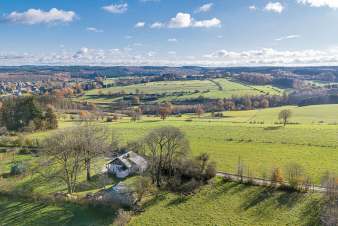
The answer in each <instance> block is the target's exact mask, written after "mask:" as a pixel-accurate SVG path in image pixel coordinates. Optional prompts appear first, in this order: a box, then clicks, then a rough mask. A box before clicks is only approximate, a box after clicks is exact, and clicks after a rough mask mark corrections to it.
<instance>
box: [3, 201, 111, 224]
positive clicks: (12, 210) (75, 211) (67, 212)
mask: <svg viewBox="0 0 338 226" xmlns="http://www.w3.org/2000/svg"><path fill="white" fill-rule="evenodd" d="M0 216H1V218H0V225H10V226H16V225H20V226H21V225H34V226H40V225H41V226H42V225H43V226H44V225H49V226H52V225H57V226H61V225H66V226H68V225H69V226H70V225H80V226H81V225H83V226H89V225H90V226H91V225H102V226H106V225H107V226H108V225H111V224H112V222H113V220H114V218H115V216H116V211H114V210H113V209H110V208H103V207H95V208H93V207H83V206H80V205H76V204H69V203H68V204H63V205H51V204H50V205H48V204H46V203H41V202H36V203H32V202H28V201H21V200H20V201H18V200H13V199H12V198H11V199H9V198H7V197H6V198H3V197H0Z"/></svg>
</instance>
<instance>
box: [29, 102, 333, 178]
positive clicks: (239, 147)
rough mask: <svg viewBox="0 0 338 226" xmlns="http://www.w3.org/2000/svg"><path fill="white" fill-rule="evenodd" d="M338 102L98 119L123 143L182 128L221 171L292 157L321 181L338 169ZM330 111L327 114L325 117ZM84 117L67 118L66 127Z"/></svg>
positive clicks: (263, 168)
mask: <svg viewBox="0 0 338 226" xmlns="http://www.w3.org/2000/svg"><path fill="white" fill-rule="evenodd" d="M282 109H291V110H292V113H293V116H292V118H291V119H290V122H291V123H292V124H289V125H287V126H285V127H284V126H282V125H280V124H276V123H278V119H277V116H278V113H279V111H280V110H282ZM337 112H338V105H321V106H308V107H295V106H288V107H281V108H270V109H264V110H253V111H239V112H225V113H224V117H223V118H221V119H215V118H211V116H210V115H209V114H205V115H203V116H202V117H200V118H199V117H197V116H196V115H184V116H182V117H176V116H171V117H169V118H168V119H166V120H164V121H163V120H160V119H159V118H158V117H146V116H144V117H143V118H142V120H140V121H138V122H131V121H130V119H129V118H123V119H121V120H119V121H117V122H112V123H106V122H96V123H98V124H100V125H102V126H108V127H110V128H112V129H113V130H114V131H115V132H116V134H117V135H118V136H119V138H120V139H121V144H122V145H123V144H126V143H127V142H130V141H134V140H137V139H140V138H142V137H143V136H145V135H146V134H147V133H148V132H149V131H150V130H152V129H154V128H158V127H162V126H175V127H178V128H180V129H181V130H182V131H183V132H184V133H185V134H186V136H187V138H188V140H189V141H190V145H191V151H192V154H193V155H198V154H200V153H203V152H206V153H209V154H210V156H211V158H212V159H213V160H214V161H216V163H217V167H218V169H219V170H221V171H227V172H235V169H236V164H237V162H238V158H239V157H240V158H241V159H242V160H243V162H244V164H245V165H246V167H247V170H250V172H251V173H253V174H254V175H255V176H261V175H262V174H263V173H264V172H269V171H270V170H271V169H272V168H274V167H281V168H283V167H285V166H286V165H287V164H288V163H290V162H297V163H299V164H301V165H302V166H303V167H304V169H305V171H306V172H307V174H308V175H309V176H311V178H312V179H313V180H314V181H315V182H316V183H319V182H320V178H321V176H322V174H323V173H324V172H326V171H327V170H329V171H334V172H337V173H338V164H337V162H338V139H337V138H338V123H337V122H338V114H337ZM323 115H325V117H323ZM79 123H80V122H74V121H64V122H62V123H61V124H60V127H61V128H66V127H70V126H76V125H77V124H79ZM50 133H52V132H47V133H46V132H40V133H36V134H33V135H30V137H31V138H43V137H45V136H48V135H49V134H50Z"/></svg>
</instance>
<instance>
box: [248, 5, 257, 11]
mask: <svg viewBox="0 0 338 226" xmlns="http://www.w3.org/2000/svg"><path fill="white" fill-rule="evenodd" d="M249 10H251V11H256V10H257V7H256V6H255V5H251V6H249Z"/></svg>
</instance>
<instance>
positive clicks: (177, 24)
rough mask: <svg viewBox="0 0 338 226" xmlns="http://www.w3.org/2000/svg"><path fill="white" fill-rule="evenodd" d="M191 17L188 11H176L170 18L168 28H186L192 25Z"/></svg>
mask: <svg viewBox="0 0 338 226" xmlns="http://www.w3.org/2000/svg"><path fill="white" fill-rule="evenodd" d="M192 20H193V19H192V17H191V15H190V14H189V13H177V15H176V16H175V17H173V18H171V19H170V22H169V24H168V27H170V28H186V27H190V26H192Z"/></svg>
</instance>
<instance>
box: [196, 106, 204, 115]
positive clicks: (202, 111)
mask: <svg viewBox="0 0 338 226" xmlns="http://www.w3.org/2000/svg"><path fill="white" fill-rule="evenodd" d="M195 111H196V114H197V115H198V117H201V115H203V114H204V109H203V106H202V105H198V106H197V107H196V110H195Z"/></svg>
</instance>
